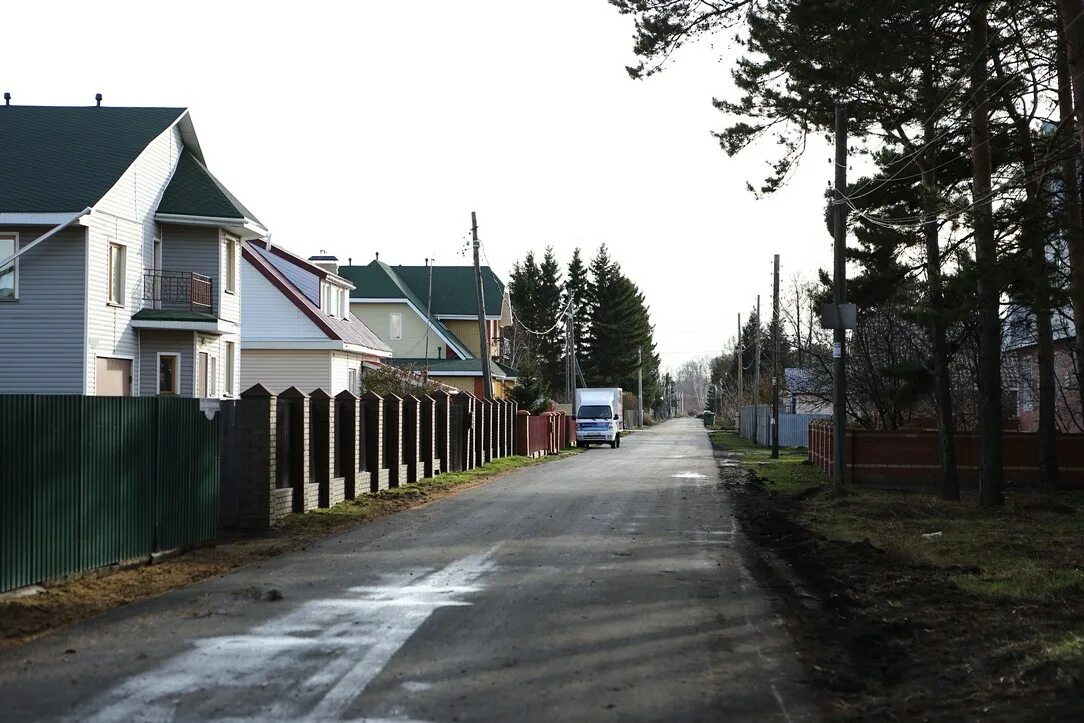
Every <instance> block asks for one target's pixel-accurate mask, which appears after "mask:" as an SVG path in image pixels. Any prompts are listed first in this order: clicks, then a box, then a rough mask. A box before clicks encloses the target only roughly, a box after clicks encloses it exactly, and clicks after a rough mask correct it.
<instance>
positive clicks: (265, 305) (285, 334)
mask: <svg viewBox="0 0 1084 723" xmlns="http://www.w3.org/2000/svg"><path fill="white" fill-rule="evenodd" d="M241 284H242V286H244V288H245V295H244V297H242V300H241V301H242V306H241V339H242V341H245V340H272V339H282V340H290V341H327V340H328V337H327V334H325V333H324V332H323V330H322V329H320V327H318V326H316V324H315V323H314V322H313V321H312V319H310V318H309V317H308V316H306V315H305V313H304V312H303V311H301V309H299V308H298V307H297V306H296V305H295V304H294V303H293V302H292V301H290V300H289V299H288V298H286V297H285V296H284V295H283V293H282V291H281V290H280V289H278V288H277V287H276V286H274V285H273V284H272V283H271V282H270V281H268V280H267V278H266V277H265V276H264V275H263V274H261V273H260V272H259V271H257V270H256V269H255V268H253V267H252V264H250V263H248V262H247V261H243V262H242V263H241ZM248 386H250V385H245V388H246V389H247V388H248Z"/></svg>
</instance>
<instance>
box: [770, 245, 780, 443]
mask: <svg viewBox="0 0 1084 723" xmlns="http://www.w3.org/2000/svg"><path fill="white" fill-rule="evenodd" d="M773 267H774V268H773V272H772V459H778V458H779V372H780V371H781V370H780V369H779V254H776V255H775V259H774V262H773Z"/></svg>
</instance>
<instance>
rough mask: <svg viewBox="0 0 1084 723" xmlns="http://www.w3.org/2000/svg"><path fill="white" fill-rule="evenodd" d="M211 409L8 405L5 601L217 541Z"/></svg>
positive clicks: (0, 489) (0, 410)
mask: <svg viewBox="0 0 1084 723" xmlns="http://www.w3.org/2000/svg"><path fill="white" fill-rule="evenodd" d="M218 444H219V442H218V419H217V417H216V418H215V419H210V420H209V419H207V417H206V416H205V415H204V414H203V412H202V411H200V408H199V400H197V399H180V398H169V397H82V396H47V395H10V396H7V395H0V591H4V590H11V589H13V588H18V587H22V586H24V585H29V584H32V583H35V582H39V581H41V580H48V579H50V578H55V577H59V576H62V575H68V574H71V573H75V572H80V571H83V570H90V569H93V568H96V567H102V566H105V565H111V564H113V563H117V562H120V561H123V560H130V559H132V558H136V557H140V556H145V555H148V554H150V553H152V552H158V551H161V550H168V549H172V548H176V547H181V546H183V545H188V544H192V543H196V542H202V541H205V540H211V539H214V537H215V533H216V529H217V526H218V503H219V499H218V497H219V468H218Z"/></svg>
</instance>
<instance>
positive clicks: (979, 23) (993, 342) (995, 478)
mask: <svg viewBox="0 0 1084 723" xmlns="http://www.w3.org/2000/svg"><path fill="white" fill-rule="evenodd" d="M989 12H990V7H989V0H980V2H978V3H976V5H975V8H974V10H972V13H971V42H972V52H973V53H974V54H975V55H976V56H977V58H978V60H977V61H976V62H975V63H974V64H973V65H972V67H971V91H972V93H974V95H975V97H976V100H975V107H974V108H973V109H972V111H971V169H972V194H973V196H974V204H975V221H974V223H975V263H976V266H977V267H978V269H977V270H978V284H977V287H978V288H977V292H978V293H977V296H978V306H979V396H980V417H981V421H980V425H979V428H980V459H979V504H981V505H982V506H983V507H1000V506H1001V505H1003V504H1004V503H1005V497H1004V494H1003V491H1002V488H1003V487H1004V479H1005V469H1004V448H1003V439H1002V432H1001V413H1002V412H1001V317H1000V314H999V310H1000V288H999V284H998V281H997V280H998V278H999V277H1000V274H999V273H998V271H997V239H996V237H995V235H994V217H993V199H992V192H991V176H992V175H993V159H992V158H991V154H990V109H989V99H988V93H987V91H986V90H985V86H986V82H987V80H988V74H989V69H988V67H987V63H988V58H989V54H988V50H987V47H988V46H987V35H988V32H989V29H988V15H989Z"/></svg>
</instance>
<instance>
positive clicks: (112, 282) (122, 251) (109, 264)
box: [105, 239, 128, 309]
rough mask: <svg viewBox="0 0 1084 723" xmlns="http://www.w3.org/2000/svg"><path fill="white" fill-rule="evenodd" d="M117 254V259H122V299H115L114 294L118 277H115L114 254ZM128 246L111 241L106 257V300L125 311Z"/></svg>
mask: <svg viewBox="0 0 1084 723" xmlns="http://www.w3.org/2000/svg"><path fill="white" fill-rule="evenodd" d="M114 251H116V252H117V258H119V259H120V298H119V300H118V299H117V298H114V296H113V292H114V291H115V290H116V288H115V286H116V277H115V276H114V275H113V252H114ZM127 291H128V246H127V245H125V244H123V243H121V242H120V241H117V240H115V239H111V240H110V241H109V251H108V253H107V255H106V288H105V298H106V304H108V305H109V306H115V307H118V308H121V309H123V308H124V307H125V302H126V301H127V299H126V298H125V297H126V296H127V295H128V294H127Z"/></svg>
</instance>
